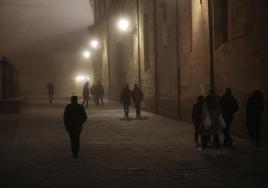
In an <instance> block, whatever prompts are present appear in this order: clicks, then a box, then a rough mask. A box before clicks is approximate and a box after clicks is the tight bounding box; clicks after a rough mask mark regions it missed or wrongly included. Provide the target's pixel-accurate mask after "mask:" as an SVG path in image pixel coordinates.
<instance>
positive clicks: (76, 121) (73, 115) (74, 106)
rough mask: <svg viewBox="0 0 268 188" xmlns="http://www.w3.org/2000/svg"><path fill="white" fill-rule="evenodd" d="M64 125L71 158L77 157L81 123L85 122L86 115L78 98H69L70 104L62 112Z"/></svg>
mask: <svg viewBox="0 0 268 188" xmlns="http://www.w3.org/2000/svg"><path fill="white" fill-rule="evenodd" d="M63 119H64V125H65V129H66V131H67V132H68V133H69V136H70V140H71V148H72V153H73V157H74V158H76V157H78V152H79V147H80V142H79V140H80V133H81V131H82V126H83V123H84V122H85V121H86V120H87V114H86V112H85V108H84V106H82V105H80V104H78V97H77V96H72V97H71V104H68V105H67V106H66V107H65V110H64V117H63Z"/></svg>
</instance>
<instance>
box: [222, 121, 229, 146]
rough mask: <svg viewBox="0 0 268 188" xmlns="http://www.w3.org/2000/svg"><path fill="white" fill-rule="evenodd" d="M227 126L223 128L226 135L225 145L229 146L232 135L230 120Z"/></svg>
mask: <svg viewBox="0 0 268 188" xmlns="http://www.w3.org/2000/svg"><path fill="white" fill-rule="evenodd" d="M225 123H226V128H224V129H223V130H222V132H223V135H224V145H225V146H227V145H228V144H229V143H230V142H231V136H230V121H226V120H225Z"/></svg>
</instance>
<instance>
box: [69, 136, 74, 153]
mask: <svg viewBox="0 0 268 188" xmlns="http://www.w3.org/2000/svg"><path fill="white" fill-rule="evenodd" d="M69 136H70V141H71V151H72V153H73V156H75V135H74V133H73V132H69Z"/></svg>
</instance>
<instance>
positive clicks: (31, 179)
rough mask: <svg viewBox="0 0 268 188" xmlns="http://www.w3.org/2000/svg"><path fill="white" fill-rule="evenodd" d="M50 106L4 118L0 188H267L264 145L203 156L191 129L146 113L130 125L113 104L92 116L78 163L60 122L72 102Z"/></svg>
mask: <svg viewBox="0 0 268 188" xmlns="http://www.w3.org/2000/svg"><path fill="white" fill-rule="evenodd" d="M46 102H47V101H45V100H31V101H28V102H27V103H26V105H25V108H24V110H23V113H21V114H17V115H16V114H1V115H0V129H1V131H0V187H1V188H12V187H20V188H21V187H27V188H30V187H34V188H46V187H49V188H50V187H53V188H54V187H55V188H69V187H70V188H76V187H78V188H80V187H108V188H110V187H115V188H117V187H126V188H132V187H138V188H141V187H146V188H147V187H156V188H157V187H168V188H170V187H268V149H267V146H266V145H265V146H262V147H261V148H255V147H253V146H251V144H250V142H249V141H247V140H243V139H238V138H235V143H234V147H233V148H231V149H226V148H220V149H215V148H213V147H211V148H209V149H207V150H205V151H201V152H199V151H197V150H196V149H195V147H194V143H193V127H192V125H191V124H189V123H185V122H178V121H174V120H171V119H168V118H165V117H161V116H156V115H153V114H151V113H145V112H144V113H143V115H144V118H143V119H142V120H137V119H134V118H133V119H132V120H131V121H125V120H123V119H122V110H121V108H120V106H119V105H118V104H117V103H112V102H108V103H106V104H105V106H104V107H96V106H94V105H91V106H90V108H89V109H87V114H88V121H87V122H86V123H85V126H84V130H83V133H82V135H81V151H80V157H79V158H78V159H73V158H72V157H71V153H70V148H69V140H68V137H67V134H66V132H65V130H64V126H63V121H62V115H63V108H64V105H65V104H66V103H67V100H59V99H58V100H57V101H56V104H53V105H49V104H46ZM132 112H134V110H133V109H132ZM131 116H132V117H135V114H133V113H132V114H131Z"/></svg>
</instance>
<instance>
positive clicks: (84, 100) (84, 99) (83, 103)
mask: <svg viewBox="0 0 268 188" xmlns="http://www.w3.org/2000/svg"><path fill="white" fill-rule="evenodd" d="M85 102H86V97H85V96H83V102H82V105H83V106H85Z"/></svg>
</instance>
